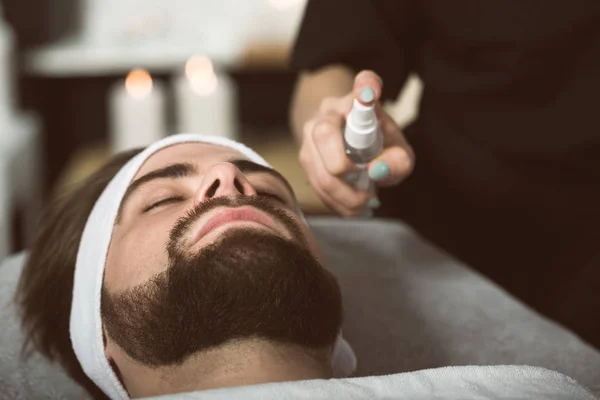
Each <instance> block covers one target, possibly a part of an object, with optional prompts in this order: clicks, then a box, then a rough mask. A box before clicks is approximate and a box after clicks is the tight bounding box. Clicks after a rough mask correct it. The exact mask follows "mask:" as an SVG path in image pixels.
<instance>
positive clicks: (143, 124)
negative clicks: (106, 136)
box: [109, 69, 167, 152]
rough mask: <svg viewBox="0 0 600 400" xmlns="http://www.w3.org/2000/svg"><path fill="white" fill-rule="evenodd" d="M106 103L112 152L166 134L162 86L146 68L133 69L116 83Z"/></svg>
mask: <svg viewBox="0 0 600 400" xmlns="http://www.w3.org/2000/svg"><path fill="white" fill-rule="evenodd" d="M109 103H110V104H109V109H110V123H111V124H110V128H111V147H112V150H113V151H114V152H120V151H123V150H128V149H132V148H136V147H145V146H147V145H149V144H151V143H153V142H155V141H157V140H159V139H162V138H163V137H164V136H165V135H166V131H167V129H166V123H165V94H164V89H163V88H162V86H161V85H160V83H159V82H154V81H153V80H152V76H150V74H149V73H148V72H147V71H145V70H143V69H135V70H133V71H131V72H130V73H129V75H127V78H126V79H125V81H124V82H123V81H119V82H117V83H116V84H115V85H114V86H113V87H112V88H111V91H110V94H109Z"/></svg>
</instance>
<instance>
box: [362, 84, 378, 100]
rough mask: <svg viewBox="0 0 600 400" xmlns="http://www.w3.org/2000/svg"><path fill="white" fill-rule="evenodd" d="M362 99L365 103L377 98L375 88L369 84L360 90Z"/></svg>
mask: <svg viewBox="0 0 600 400" xmlns="http://www.w3.org/2000/svg"><path fill="white" fill-rule="evenodd" d="M360 99H361V100H362V101H364V102H365V103H370V102H372V101H373V100H375V91H374V90H373V88H372V87H368V86H367V87H366V88H363V90H361V91H360Z"/></svg>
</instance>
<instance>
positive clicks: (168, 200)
mask: <svg viewBox="0 0 600 400" xmlns="http://www.w3.org/2000/svg"><path fill="white" fill-rule="evenodd" d="M184 200H185V198H184V197H183V196H171V197H167V198H164V199H162V200H159V201H157V202H154V203H152V204H150V205H149V206H147V207H145V208H144V209H143V210H142V213H147V212H148V211H150V210H153V209H155V208H157V207H160V206H163V205H165V204H169V203H176V202H179V201H184Z"/></svg>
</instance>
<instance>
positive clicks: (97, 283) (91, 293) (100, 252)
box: [70, 134, 356, 399]
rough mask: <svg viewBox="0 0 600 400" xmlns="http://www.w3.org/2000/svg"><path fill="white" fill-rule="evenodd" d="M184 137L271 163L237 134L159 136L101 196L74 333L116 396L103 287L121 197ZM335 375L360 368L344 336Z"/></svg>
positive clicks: (81, 260) (84, 252)
mask: <svg viewBox="0 0 600 400" xmlns="http://www.w3.org/2000/svg"><path fill="white" fill-rule="evenodd" d="M185 142H201V143H210V144H216V145H220V146H225V147H229V148H232V149H234V150H236V151H238V152H240V153H241V154H243V155H244V156H246V157H247V158H248V159H249V160H251V161H253V162H255V163H257V164H260V165H263V166H266V167H270V165H269V164H268V163H267V162H266V161H265V160H264V159H263V158H262V157H261V156H259V155H258V154H257V153H256V152H254V151H253V150H251V149H250V148H248V147H246V146H244V145H243V144H241V143H238V142H234V141H232V140H229V139H226V138H223V137H217V136H208V135H200V134H180V135H174V136H170V137H167V138H165V139H163V140H160V141H158V142H156V143H154V144H152V145H151V146H149V147H148V148H146V149H145V150H144V151H142V152H141V153H140V154H138V155H137V156H135V157H134V158H133V159H132V160H130V161H129V162H128V163H127V164H126V165H125V166H124V167H123V168H122V169H121V170H120V171H119V172H118V173H117V175H116V176H115V177H114V178H113V179H112V180H111V182H110V183H109V184H108V186H107V187H106V189H105V190H104V192H103V193H102V195H101V196H100V198H99V199H98V201H97V202H96V204H95V206H94V208H93V210H92V212H91V214H90V216H89V218H88V220H87V223H86V226H85V229H84V231H83V236H82V238H81V243H80V245H79V251H78V253H77V263H76V267H75V278H74V282H73V302H72V304H71V319H70V334H71V342H72V344H73V349H74V351H75V355H76V356H77V359H78V361H79V363H80V364H81V366H82V368H83V370H84V371H85V373H86V375H87V376H88V377H90V379H91V380H92V381H93V382H94V383H95V384H96V385H97V386H98V387H100V389H102V391H103V392H104V393H105V394H106V395H107V396H109V397H110V398H111V399H128V398H129V397H128V395H127V392H126V391H125V389H124V388H123V386H122V385H121V383H120V382H119V380H118V379H117V377H116V376H115V374H114V372H113V370H112V368H111V367H110V365H109V363H108V360H107V359H106V357H105V355H104V343H103V339H102V320H101V317H100V293H101V289H102V281H103V276H104V265H105V263H106V256H107V252H108V247H109V245H110V240H111V237H112V232H113V227H114V224H115V220H116V217H117V212H118V210H119V206H120V204H121V200H122V198H123V196H124V194H125V192H126V190H127V187H128V186H129V184H130V182H131V181H132V180H133V178H134V177H135V175H136V174H137V172H138V170H139V169H140V167H141V166H142V165H143V163H144V162H145V161H146V160H147V159H148V158H149V157H150V156H151V155H153V154H154V153H156V152H157V151H158V150H161V149H163V148H165V147H168V146H172V145H174V144H178V143H185ZM332 363H333V365H332V366H333V370H334V375H335V376H336V377H343V376H348V375H350V374H351V373H352V372H354V370H355V369H356V357H355V355H354V353H353V351H352V349H351V347H350V346H349V345H348V344H347V343H346V342H345V341H344V340H343V338H342V337H341V335H340V337H339V339H338V342H337V343H336V345H335V346H334V355H333V358H332Z"/></svg>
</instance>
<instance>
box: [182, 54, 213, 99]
mask: <svg viewBox="0 0 600 400" xmlns="http://www.w3.org/2000/svg"><path fill="white" fill-rule="evenodd" d="M185 75H186V77H187V79H188V81H189V83H190V86H191V87H192V90H193V91H194V92H196V93H197V94H199V95H201V96H208V95H210V94H212V93H214V92H215V90H217V86H218V83H219V82H218V79H217V75H216V74H215V70H214V67H213V63H212V61H210V59H209V58H208V57H205V56H201V55H194V56H192V57H190V59H189V60H188V61H187V63H186V64H185Z"/></svg>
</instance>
